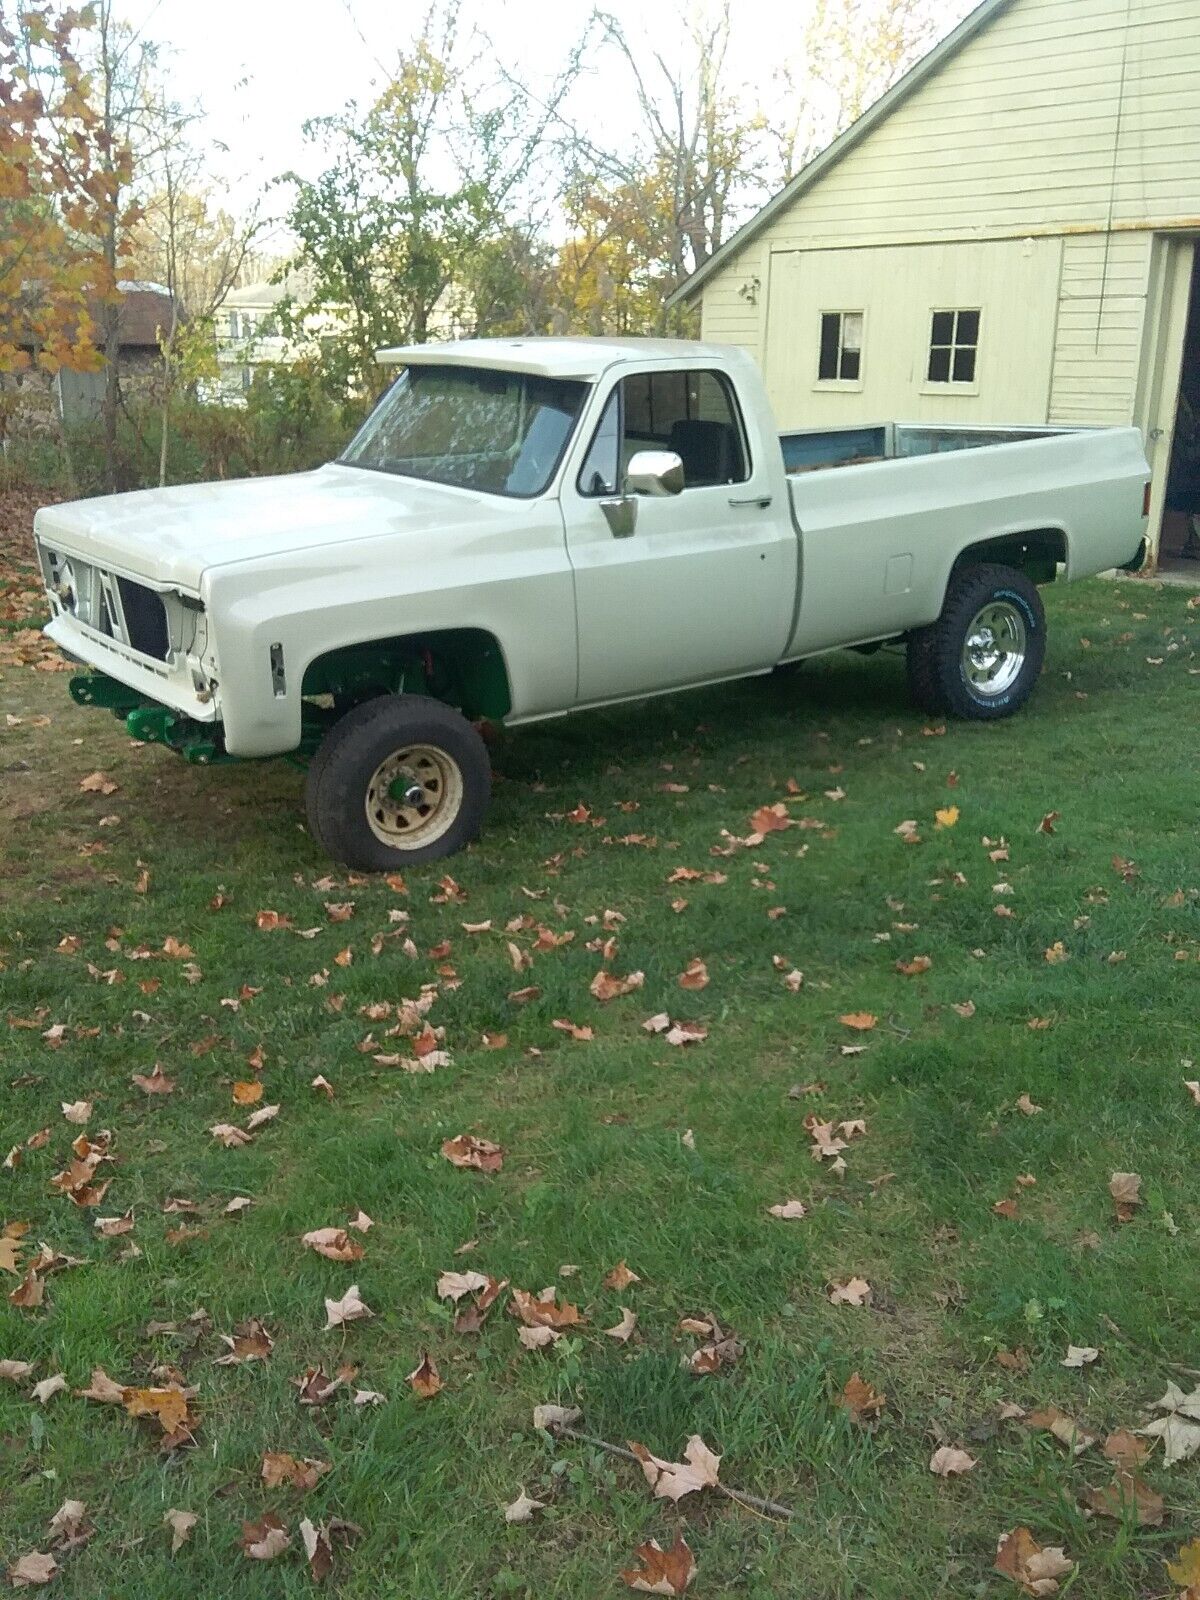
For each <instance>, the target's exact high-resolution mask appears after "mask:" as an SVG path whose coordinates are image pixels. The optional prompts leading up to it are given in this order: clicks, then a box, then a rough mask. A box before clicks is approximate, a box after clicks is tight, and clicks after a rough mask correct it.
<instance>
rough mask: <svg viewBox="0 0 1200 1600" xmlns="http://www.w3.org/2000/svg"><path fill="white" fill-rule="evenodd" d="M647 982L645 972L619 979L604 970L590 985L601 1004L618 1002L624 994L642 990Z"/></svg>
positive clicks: (632, 973) (634, 973)
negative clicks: (609, 1001)
mask: <svg viewBox="0 0 1200 1600" xmlns="http://www.w3.org/2000/svg"><path fill="white" fill-rule="evenodd" d="M645 981H646V975H645V973H644V972H631V973H630V974H629V976H628V977H627V978H618V977H616V976H615V975H614V974H613V973H611V972H608V971H606V970H604V969H603V968H602V969H601V970H600V971H599V972H598V973H597V974H596V976H595V977H594V978H593V979H592V981H591V983H590V984H589V985H588V987H589V989H590V990H591V992H592V994H593V995H594V996H595V998H596V999H597V1000H599V1001H601V1002H604V1001H608V1000H617V999H619V998H620V996H621V995H623V994H631V993H632V992H633V991H634V990H635V989H640V988H641V987H642V985H643V984H644V983H645Z"/></svg>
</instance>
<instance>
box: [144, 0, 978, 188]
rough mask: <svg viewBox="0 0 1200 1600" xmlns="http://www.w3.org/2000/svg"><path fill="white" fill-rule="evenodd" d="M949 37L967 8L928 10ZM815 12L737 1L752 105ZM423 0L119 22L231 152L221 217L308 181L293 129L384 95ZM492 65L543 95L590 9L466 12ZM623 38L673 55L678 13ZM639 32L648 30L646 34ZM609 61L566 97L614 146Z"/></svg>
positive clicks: (309, 0)
mask: <svg viewBox="0 0 1200 1600" xmlns="http://www.w3.org/2000/svg"><path fill="white" fill-rule="evenodd" d="M931 3H932V4H933V5H934V6H935V7H937V8H940V10H941V11H942V12H944V27H943V29H942V31H947V30H948V29H949V28H950V27H951V26H952V25H953V24H954V23H955V22H957V21H958V20H959V18H960V17H961V16H962V14H963V13H964V11H965V10H967V9H969V0H931ZM811 4H812V0H733V17H734V38H733V47H732V52H731V57H732V59H731V72H732V76H733V79H734V81H736V82H738V83H740V84H743V85H744V86H745V93H746V95H747V99H748V102H750V103H753V101H754V99H755V98H759V99H761V98H762V91H763V89H764V85H763V84H762V82H761V78H762V74H763V72H764V71H768V72H769V67H770V65H771V64H774V63H776V62H778V61H779V60H780V59H781V58H783V57H786V56H787V55H789V54H790V53H793V52H795V51H798V50H799V47H800V41H801V37H802V32H803V27H804V23H805V19H806V7H808V6H810V5H811ZM426 5H427V0H418V3H415V4H414V3H412V0H200V3H197V0H125V4H124V6H123V7H121V8H119V9H121V10H122V11H123V14H124V17H125V20H127V21H128V22H129V23H130V24H132V25H133V26H134V27H135V28H138V29H139V30H141V31H143V32H144V34H145V36H146V37H147V38H150V39H153V40H155V41H157V42H158V43H159V44H160V45H161V46H162V47H163V50H164V66H165V68H166V76H167V79H168V82H169V84H170V87H171V90H172V92H173V93H174V94H175V96H176V98H177V99H178V100H180V101H181V102H182V103H184V104H194V103H197V102H198V103H199V104H200V105H202V106H203V108H204V110H205V112H206V116H207V120H206V131H207V134H208V136H209V137H211V138H212V139H214V140H217V141H219V142H220V143H221V144H223V145H225V146H226V147H227V149H226V151H225V152H216V153H215V154H214V156H213V159H212V163H211V167H212V171H213V174H214V177H215V179H216V182H217V187H218V188H219V189H220V190H221V191H222V193H223V196H224V198H225V203H226V204H228V205H229V207H230V209H232V210H235V211H239V212H245V211H247V210H249V209H250V208H251V206H252V205H253V203H254V202H255V200H256V199H260V197H261V204H262V206H263V208H264V210H266V211H267V212H268V213H272V212H273V213H275V214H278V212H279V211H280V210H281V209H282V201H283V196H282V195H281V193H280V191H279V190H278V189H275V190H272V189H271V188H270V187H269V184H270V180H271V179H272V178H274V177H276V176H277V175H278V174H280V173H282V172H285V171H287V170H289V169H291V168H295V169H298V170H300V171H301V172H304V173H305V174H306V175H311V174H313V173H314V172H315V171H316V170H319V169H318V168H317V167H316V164H315V161H316V158H315V157H314V156H313V155H312V154H310V152H308V151H306V149H305V145H304V140H303V138H302V134H301V125H302V123H303V122H304V121H305V120H306V119H307V118H309V117H315V116H322V115H326V114H328V113H332V112H335V111H338V110H340V109H341V108H342V107H343V106H344V105H345V104H346V102H347V101H349V100H351V99H358V100H359V101H360V102H369V101H370V100H371V99H372V98H373V97H374V95H375V94H377V93H378V92H379V90H380V89H381V88H382V87H383V86H384V84H385V83H386V81H387V80H386V68H387V65H388V64H389V63H390V62H391V61H392V60H393V59H394V56H395V52H396V50H397V48H398V46H399V45H401V44H403V43H405V42H406V41H407V40H409V39H411V37H412V36H413V34H414V33H416V32H417V31H419V28H420V24H421V20H422V17H423V15H424V12H425V10H426ZM464 6H465V11H466V15H467V18H468V20H469V21H471V20H473V21H475V22H476V23H477V24H479V25H480V26H481V27H482V28H483V29H484V30H485V32H486V34H487V36H488V38H489V39H490V40H492V41H493V42H494V44H495V47H496V51H497V54H498V56H499V58H500V59H501V60H502V61H503V62H505V63H506V64H507V65H510V66H512V67H513V68H515V69H517V71H518V72H519V74H520V75H521V76H522V77H523V78H525V79H527V80H532V81H533V82H535V83H537V82H542V83H549V82H550V81H551V80H552V79H553V77H554V75H555V72H556V70H557V69H558V68H559V67H560V66H561V64H562V62H563V60H564V58H565V57H566V54H567V52H568V50H569V49H570V48H571V46H572V44H573V43H574V42H575V41H576V39H577V38H578V37H579V35H580V33H581V32H582V30H583V28H584V25H585V22H586V20H587V17H588V15H589V13H590V12H591V9H592V5H591V0H555V3H553V4H547V3H546V0H464ZM607 9H608V10H610V11H611V12H612V13H613V14H614V15H615V16H616V17H617V18H618V20H619V21H620V22H621V23H622V24H623V25H624V26H625V28H626V30H627V32H628V33H629V35H630V36H631V37H639V38H641V39H642V40H643V47H648V46H651V45H654V46H657V47H659V48H662V49H664V50H665V51H666V52H668V53H669V52H670V51H671V49H672V45H673V35H674V33H675V32H676V31H677V27H678V24H677V21H676V19H677V17H678V14H679V13H678V10H677V9H676V8H675V7H673V6H671V5H670V4H669V3H668V4H660V5H659V6H657V7H655V8H654V9H653V10H651V8H649V7H647V6H646V4H645V0H608V4H607ZM648 30H653V31H652V32H649V31H648ZM623 91H624V93H627V91H626V90H625V84H624V80H623V79H620V78H619V76H618V74H617V73H615V72H614V71H613V64H612V58H611V56H607V57H605V58H604V60H603V62H601V61H600V60H597V61H596V63H595V66H594V67H593V68H592V69H591V70H589V71H586V72H585V74H584V76H583V79H582V81H581V82H580V84H579V87H578V89H577V90H576V92H575V95H574V98H573V111H574V115H575V117H576V119H577V120H579V121H581V122H582V123H583V124H584V125H585V126H587V127H589V128H590V129H591V130H592V131H594V132H597V133H602V134H603V136H605V137H608V138H610V139H611V138H612V136H613V134H614V132H615V133H616V134H617V135H618V137H619V133H620V129H621V126H622V119H626V120H628V119H629V118H630V117H631V115H632V108H631V107H629V105H628V101H627V99H625V98H624V93H623Z"/></svg>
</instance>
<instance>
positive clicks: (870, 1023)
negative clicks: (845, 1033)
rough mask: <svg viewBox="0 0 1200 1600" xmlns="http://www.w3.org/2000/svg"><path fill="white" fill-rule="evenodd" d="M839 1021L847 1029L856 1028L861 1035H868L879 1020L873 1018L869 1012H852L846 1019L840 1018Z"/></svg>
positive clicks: (848, 1013)
mask: <svg viewBox="0 0 1200 1600" xmlns="http://www.w3.org/2000/svg"><path fill="white" fill-rule="evenodd" d="M838 1021H839V1022H840V1023H841V1024H842V1026H843V1027H845V1028H854V1029H856V1030H857V1031H858V1032H859V1033H867V1032H869V1031H870V1030H871V1029H872V1028H873V1027H874V1026H875V1024H876V1023H877V1022H878V1021H879V1018H878V1017H875V1016H872V1015H871V1013H870V1012H869V1011H850V1012H847V1014H846V1015H845V1016H844V1017H839V1018H838Z"/></svg>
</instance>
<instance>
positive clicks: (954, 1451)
mask: <svg viewBox="0 0 1200 1600" xmlns="http://www.w3.org/2000/svg"><path fill="white" fill-rule="evenodd" d="M976 1465H977V1462H976V1460H975V1457H974V1456H971V1455H968V1454H967V1452H966V1451H965V1450H959V1449H958V1448H956V1447H955V1446H954V1445H949V1444H944V1445H941V1446H940V1447H939V1448H938V1449H937V1450H935V1451H934V1452H933V1455H932V1456H930V1458H929V1470H930V1472H932V1473H934V1474H936V1476H937V1477H939V1478H949V1477H953V1476H954V1475H955V1474H956V1473H963V1472H971V1471H973V1469H974V1468H975V1467H976Z"/></svg>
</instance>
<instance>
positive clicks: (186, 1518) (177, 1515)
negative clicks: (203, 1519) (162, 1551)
mask: <svg viewBox="0 0 1200 1600" xmlns="http://www.w3.org/2000/svg"><path fill="white" fill-rule="evenodd" d="M198 1521H199V1518H198V1517H197V1515H196V1513H195V1512H194V1511H178V1510H176V1509H175V1508H174V1507H172V1508H171V1510H170V1511H168V1512H167V1513H166V1515H165V1516H164V1517H163V1525H164V1527H167V1528H170V1530H171V1554H172V1555H173V1556H174V1555H178V1553H179V1552H180V1550H182V1549H183V1547H184V1545H185V1544H186V1543H187V1542H188V1540H189V1539H190V1538H191V1536H192V1529H193V1528H194V1527H195V1526H196V1523H197V1522H198Z"/></svg>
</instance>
